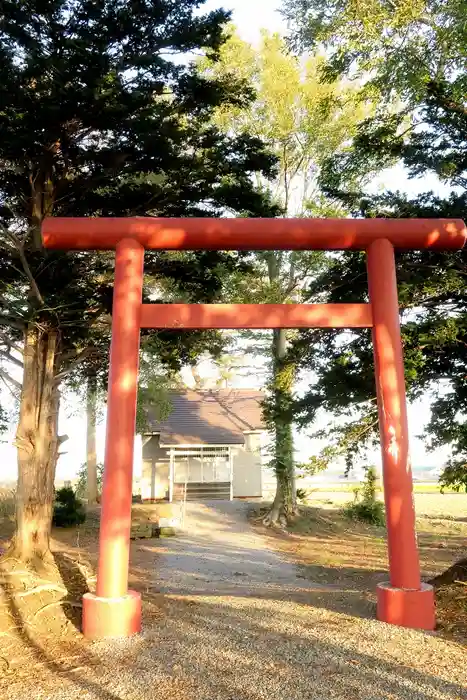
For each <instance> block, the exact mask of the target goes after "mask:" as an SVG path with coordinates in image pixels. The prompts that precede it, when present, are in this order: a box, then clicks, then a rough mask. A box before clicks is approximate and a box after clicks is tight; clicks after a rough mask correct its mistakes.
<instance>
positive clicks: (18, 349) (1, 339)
mask: <svg viewBox="0 0 467 700" xmlns="http://www.w3.org/2000/svg"><path fill="white" fill-rule="evenodd" d="M0 342H3V343H5V345H6V346H7V348H8V350H14V351H15V352H17V353H18V354H19V355H22V354H23V349H22V348H21V347H20V346H19V345H16V343H13V342H12V341H11V340H10V338H9V337H8V336H7V335H5V333H2V331H1V330H0Z"/></svg>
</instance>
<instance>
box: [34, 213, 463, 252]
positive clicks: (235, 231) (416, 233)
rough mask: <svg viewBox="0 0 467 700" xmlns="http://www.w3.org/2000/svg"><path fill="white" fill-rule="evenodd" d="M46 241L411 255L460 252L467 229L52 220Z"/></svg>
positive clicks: (379, 222) (53, 244)
mask: <svg viewBox="0 0 467 700" xmlns="http://www.w3.org/2000/svg"><path fill="white" fill-rule="evenodd" d="M42 237H43V241H44V245H45V247H46V248H55V249H61V250H113V249H115V247H116V246H117V243H118V242H119V241H121V240H122V239H125V238H131V239H134V240H137V241H138V242H139V243H140V244H141V245H142V246H143V247H144V248H145V249H146V250H366V249H367V248H368V246H369V245H370V244H371V243H372V242H373V241H375V240H377V239H382V238H384V239H387V240H389V241H390V242H391V243H392V244H393V246H394V247H395V248H400V249H405V250H421V249H424V248H431V249H436V250H456V249H459V248H462V247H463V245H464V243H465V241H466V238H467V229H466V227H465V224H464V222H463V221H461V220H459V219H248V218H239V219H235V218H228V219H213V218H185V219H162V218H152V217H128V218H91V217H88V218H59V217H51V218H47V219H45V220H44V222H43V224H42Z"/></svg>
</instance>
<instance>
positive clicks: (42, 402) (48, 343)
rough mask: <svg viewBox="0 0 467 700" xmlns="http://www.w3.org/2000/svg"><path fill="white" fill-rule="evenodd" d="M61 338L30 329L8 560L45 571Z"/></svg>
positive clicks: (55, 449) (56, 444)
mask: <svg viewBox="0 0 467 700" xmlns="http://www.w3.org/2000/svg"><path fill="white" fill-rule="evenodd" d="M57 346H58V334H57V332H56V331H48V330H45V329H40V328H38V327H36V326H32V325H31V326H29V327H28V328H27V330H26V331H25V337H24V377H23V386H22V392H21V405H20V416H19V423H18V429H17V433H16V446H17V450H18V486H17V498H16V532H15V536H14V539H13V541H12V545H11V548H10V551H9V552H8V554H7V557H13V558H15V559H19V560H21V561H22V562H25V563H26V564H31V565H33V566H34V565H40V564H41V563H43V562H45V560H48V559H50V558H51V555H50V548H49V538H50V530H51V523H52V510H53V500H54V479H55V468H56V463H57V457H58V449H59V442H60V441H59V437H58V410H59V401H60V396H59V391H58V382H57V380H56V377H55V375H56V371H55V370H56V362H57Z"/></svg>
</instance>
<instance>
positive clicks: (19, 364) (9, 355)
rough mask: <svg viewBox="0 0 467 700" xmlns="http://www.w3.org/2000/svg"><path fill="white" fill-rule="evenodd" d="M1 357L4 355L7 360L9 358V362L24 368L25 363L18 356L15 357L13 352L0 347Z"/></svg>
mask: <svg viewBox="0 0 467 700" xmlns="http://www.w3.org/2000/svg"><path fill="white" fill-rule="evenodd" d="M0 357H3V358H4V359H5V360H8V362H12V363H13V364H14V365H16V366H17V367H21V369H23V368H24V365H23V363H22V362H21V360H18V359H17V358H16V357H14V355H12V354H11V353H9V352H5V350H1V349H0Z"/></svg>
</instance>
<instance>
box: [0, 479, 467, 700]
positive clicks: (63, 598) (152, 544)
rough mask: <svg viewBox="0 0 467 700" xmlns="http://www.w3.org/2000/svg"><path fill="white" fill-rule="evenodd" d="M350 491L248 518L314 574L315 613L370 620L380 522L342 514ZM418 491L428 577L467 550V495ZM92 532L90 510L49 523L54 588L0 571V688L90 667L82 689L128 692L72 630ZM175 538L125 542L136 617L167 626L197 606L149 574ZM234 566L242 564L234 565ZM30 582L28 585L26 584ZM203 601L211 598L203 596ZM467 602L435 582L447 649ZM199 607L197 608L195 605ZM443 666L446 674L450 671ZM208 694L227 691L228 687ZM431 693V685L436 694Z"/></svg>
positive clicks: (89, 576) (381, 574)
mask: <svg viewBox="0 0 467 700" xmlns="http://www.w3.org/2000/svg"><path fill="white" fill-rule="evenodd" d="M349 498H350V495H349V494H345V493H336V494H333V493H329V494H328V493H322V492H321V493H319V494H315V495H314V496H312V503H311V505H309V506H307V507H304V508H303V510H302V515H301V517H300V518H298V519H297V521H296V522H295V523H294V526H293V528H291V532H290V533H288V534H277V533H272V532H270V531H269V530H266V529H264V528H262V527H261V526H259V525H258V524H253V526H252V531H253V532H256V533H257V534H258V535H260V536H261V538H263V539H264V541H265V542H266V543H267V549H270V550H271V551H272V552H274V551H276V552H278V553H279V554H280V555H281V556H283V557H284V558H285V559H287V560H288V561H289V562H291V563H292V564H294V565H295V570H296V577H297V579H299V580H300V579H301V580H302V581H303V584H304V586H303V587H304V589H306V588H307V587H308V586H309V585H310V584H309V582H315V583H316V584H317V585H316V587H315V590H314V591H313V601H312V606H313V607H314V609H316V610H322V614H325V615H326V614H327V613H326V610H329V611H334V612H332V614H335V613H337V614H338V615H341V616H344V618H345V619H346V620H355V619H358V618H361V619H367V620H371V618H373V617H374V605H375V595H374V590H375V585H376V583H378V582H379V581H382V580H386V579H387V561H386V544H385V539H384V529H382V528H374V527H367V526H364V525H359V524H356V523H353V522H349V521H348V520H345V519H344V518H343V517H342V516H341V514H340V506H341V505H342V503H343V502H346V501H348V500H349ZM415 500H416V509H417V515H418V520H417V528H418V538H419V547H420V557H421V565H422V572H423V576H424V578H431V577H432V576H433V575H436V574H438V573H440V572H442V571H443V570H444V569H446V568H447V567H449V566H450V565H451V564H452V563H453V562H454V561H456V560H457V559H460V558H462V557H465V556H466V548H467V545H466V541H467V539H466V536H467V507H466V506H467V497H466V496H465V495H462V494H459V495H458V494H446V495H439V494H416V496H415ZM155 508H156V507H155V506H139V507H135V509H134V518H135V520H136V519H142V520H145V519H146V518H148V519H151V518H152V517H153V516H154V511H155ZM251 509H252V512H251V513H250V517H251V518H254V511H255V510H256V511H257V509H258V506H257V505H256V506H251ZM2 514H3V518H2V519H1V522H0V548H3V549H5V548H6V546H7V544H8V538H9V536H10V535H11V532H12V520H11V514H8V513H7V512H6V510H5V509H3V511H2ZM97 533H98V513H97V512H94V513H91V514H90V517H89V518H88V520H87V522H86V523H85V524H84V525H83V526H81V527H80V528H72V529H69V530H64V529H55V530H54V532H53V541H52V549H53V555H54V560H55V564H56V568H57V570H58V572H59V575H60V578H59V579H58V585H56V587H55V588H52V589H51V588H50V585H49V584H48V583H47V581H46V580H45V579H44V580H38V579H37V578H36V579H34V580H32V579H31V580H30V581H28V582H27V587H25V584H24V575H23V574H22V573H21V571H20V570H18V571H16V572H15V570H14V568H13V570H11V568H10V569H9V571H8V574H7V575H6V574H5V575H4V576H3V587H2V594H1V595H2V597H1V599H0V695H1V696H2V697H5V698H7V697H8V698H10V697H11V698H23V697H24V698H26V697H29V696H30V692H31V682H33V685H34V683H36V684H37V683H38V684H39V685H40V688H41V693H43V694H41V695H40V696H39V695H37V697H41V698H42V697H43V698H50V699H55V698H56V697H57V698H58V697H60V698H61V697H65V695H63V696H62V695H55V694H54V692H55V691H54V687H55V684H56V682H57V679H58V678H61V679H62V681H63V683H64V684H68V685H69V686H70V687H74V686H75V685H76V683H75V679H76V677H77V676H82V675H83V674H90V675H89V678H90V679H89V680H88V681H86V685H85V686H82V688H85V690H86V692H87V693H88V695H85V697H92V698H104V700H111V699H112V700H113V699H116V698H120V697H121V698H126V697H130V695H127V694H125V693H124V694H122V695H120V694H115V693H114V692H112V693H110V692H107V691H105V689H103V687H102V683H96V681H95V680H92V678H93V677H94V676H93V673H94V671H93V669H95V672H96V673H97V672H98V671H97V669H98V667H100V665H101V664H102V657H101V656H99V653H96V648H95V645H90V644H88V643H87V642H86V641H85V640H84V639H83V638H82V635H81V634H80V632H79V626H80V615H81V608H80V600H81V596H82V594H83V593H84V592H85V591H87V590H93V589H94V586H95V577H94V571H95V566H96V562H97ZM174 542H175V541H174V540H169V539H167V540H162V539H161V540H153V539H150V540H149V539H148V540H146V539H141V540H135V541H133V542H132V545H131V571H130V585H131V587H132V588H134V589H136V590H139V591H140V592H141V593H142V596H143V601H144V602H143V617H144V621H145V625H146V626H147V628H148V629H151V626H153V625H154V624H155V625H156V626H157V625H158V624H159V622H160V621H162V620H165V623H164V624H165V625H169V627H170V625H171V624H172V623H171V619H172V616H173V615H175V616H178V615H179V614H180V615H181V618H182V619H183V618H184V616H185V615H186V614H188V615H189V616H190V615H193V614H195V613H196V610H195V613H193V610H194V609H192V608H191V606H192V605H194V604H195V603H194V602H193V600H192V598H190V597H189V596H187V595H186V593H185V592H184V591H183V590H182V589H180V590H178V591H175V590H174V591H170V590H167V588H165V587H164V585H162V584H163V583H164V582H163V576H162V579H161V580H158V578H157V576H156V577H155V571H157V570H158V567H159V564H160V562H161V561H164V562H165V564H164V566H165V567H166V568H167V563H166V562H167V561H170V557H172V558H173V559H174V561H177V557H180V555H181V554H182V552H183V543H178V544H175V545H174V544H173V543H174ZM177 548H178V549H177ZM239 551H240V549H239ZM237 554H238V552H237ZM194 555H196V552H194ZM234 555H235V553H234ZM162 568H163V567H162ZM234 568H235V567H234ZM236 568H238V569H241V566H240V565H239V566H237V567H236ZM168 570H170V567H169V569H168ZM182 573H183V572H182ZM236 574H238V572H237V571H234V575H236ZM240 574H241V571H240ZM240 574H238V575H239V576H240ZM184 575H185V574H184ZM170 578H171V577H170ZM198 578H199V577H198ZM16 580H21V581H22V582H23V583H22V584H21V586H18V585H17V584H16V583H15V582H16ZM174 580H176V579H175V578H174ZM180 580H181V579H180ZM240 580H241V579H240ZM55 583H57V579H55ZM213 585H214V586H216V585H217V583H216V582H214V584H213ZM320 587H322V590H320ZM32 589H34V592H32V593H31V592H30V591H31V590H32ZM161 591H162V592H161ZM167 593H168V594H167ZM174 595H175V598H174ZM248 595H249V594H248ZM269 597H270V596H269ZM228 600H230V599H228ZM243 600H248V598H244V599H243ZM277 604H278V603H277ZM206 605H207V607H208V608H212V605H211V604H210V603H209V605H208V604H207V603H206ZM271 605H272V603H271ZM304 609H305V610H306V608H304ZM466 609H467V590H466V586H465V585H463V584H459V585H458V587H457V588H456V587H451V588H450V589H449V591H448V592H446V593H443V591H441V592H440V594H439V597H438V611H437V614H438V622H439V629H438V630H437V632H436V633H435V636H436V637H440V638H444V639H446V642H447V643H448V645H451V646H448V647H446V653H447V654H448V653H452V654H454V655H455V654H457V653H458V652H457V651H455V650H456V647H457V646H458V645H463V644H465V643H466V641H467V611H466ZM459 611H461V612H462V611H465V615H463V614H459ZM196 614H197V615H199V614H200V613H199V611H198V612H197V613H196ZM196 614H195V616H196ZM232 614H233V613H232ZM235 614H236V615H237V613H235ZM320 614H321V613H320ZM238 615H240V612H238ZM329 624H330V625H331V627H332V625H333V624H336V623H335V622H332V621H331V622H330V623H329ZM372 624H375V623H372ZM386 627H387V626H386ZM280 634H281V635H282V634H283V633H282V632H281V633H280ZM281 638H282V637H281ZM452 645H454V646H452ZM128 653H129V658H130V657H131V664H135V663H136V661H135V657H134V650H133V651H131V653H130V651H129V652H128ZM122 654H123V656H122V655H121V657H119V659H120V660H119V663H123V665H125V663H126V661H125V658H126V657H125V653H124V650H123V651H122ZM464 658H465V657H464ZM122 659H123V660H122ZM128 664H130V660H129V661H128ZM132 668H133V667H132ZM177 673H178V672H175V680H174V679H173V678H171V681H170V683H171V686H170V688H171V690H170V692H171V693H173V694H174V697H180V698H181V699H182V700H183V698H185V697H186V698H188V697H190V698H191V695H190V694H189V693H188V691H187V692H186V693H185V690H183V689H182V688H181V686H180V688H179V689H178V690H177V682H178V681H177V678H176V676H177ZM446 674H447V675H449V674H448V673H447V672H446ZM452 680H453V681H454V680H455V679H454V678H453V679H452ZM80 687H81V686H80ZM27 688H29V690H27ZM7 691H8V692H7ZM80 692H81V691H80ZM154 692H155V691H154ZM161 692H162V695H159V694H158V693H157V694H154V695H153V694H150V695H148V696H147V697H164V693H163V689H162V686H161ZM22 693H23V694H22ZM28 693H29V694H28ZM70 697H71V696H70ZM73 697H74V696H73ZM80 697H81V695H80ZM131 697H133V696H132V695H131ZM138 697H142V695H140V696H138ZM167 697H168V696H167ZM170 697H172V696H170ZM203 697H204V696H203ZM206 697H208V696H207V695H206ZM209 697H210V696H209ZM212 697H219V698H224V697H225V698H227V695H219V696H217V695H213V696H212ZM228 697H229V698H230V697H232V698H233V699H234V700H245V699H246V698H250V697H252V698H253V697H254V696H253V695H252V694H247V693H246V692H245V693H239V694H238V695H235V696H233V695H232V696H228ZM258 697H259V696H258ZM277 697H280V695H278V696H277ZM297 697H302V696H301V695H298V696H297ZM303 697H305V696H303ZM310 697H312V696H310ZM313 697H314V696H313ZM336 697H338V696H337V695H336ZM339 697H340V696H339ZM355 697H369V696H365V695H362V696H359V695H355ZM374 697H386V695H384V696H383V695H381V696H380V695H375V696H374ZM387 697H402V695H393V696H392V695H391V696H389V695H388V696H387ZM414 697H415V696H414ZM417 697H418V696H417ZM420 697H421V696H420ZM423 697H425V696H423ZM427 697H429V696H427ZM430 697H431V696H430ZM432 697H438V695H436V696H435V695H434V694H433V695H432ZM439 697H445V696H444V695H443V696H441V695H439ZM446 697H448V696H446ZM449 697H451V696H449ZM452 697H464V696H463V695H452Z"/></svg>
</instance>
